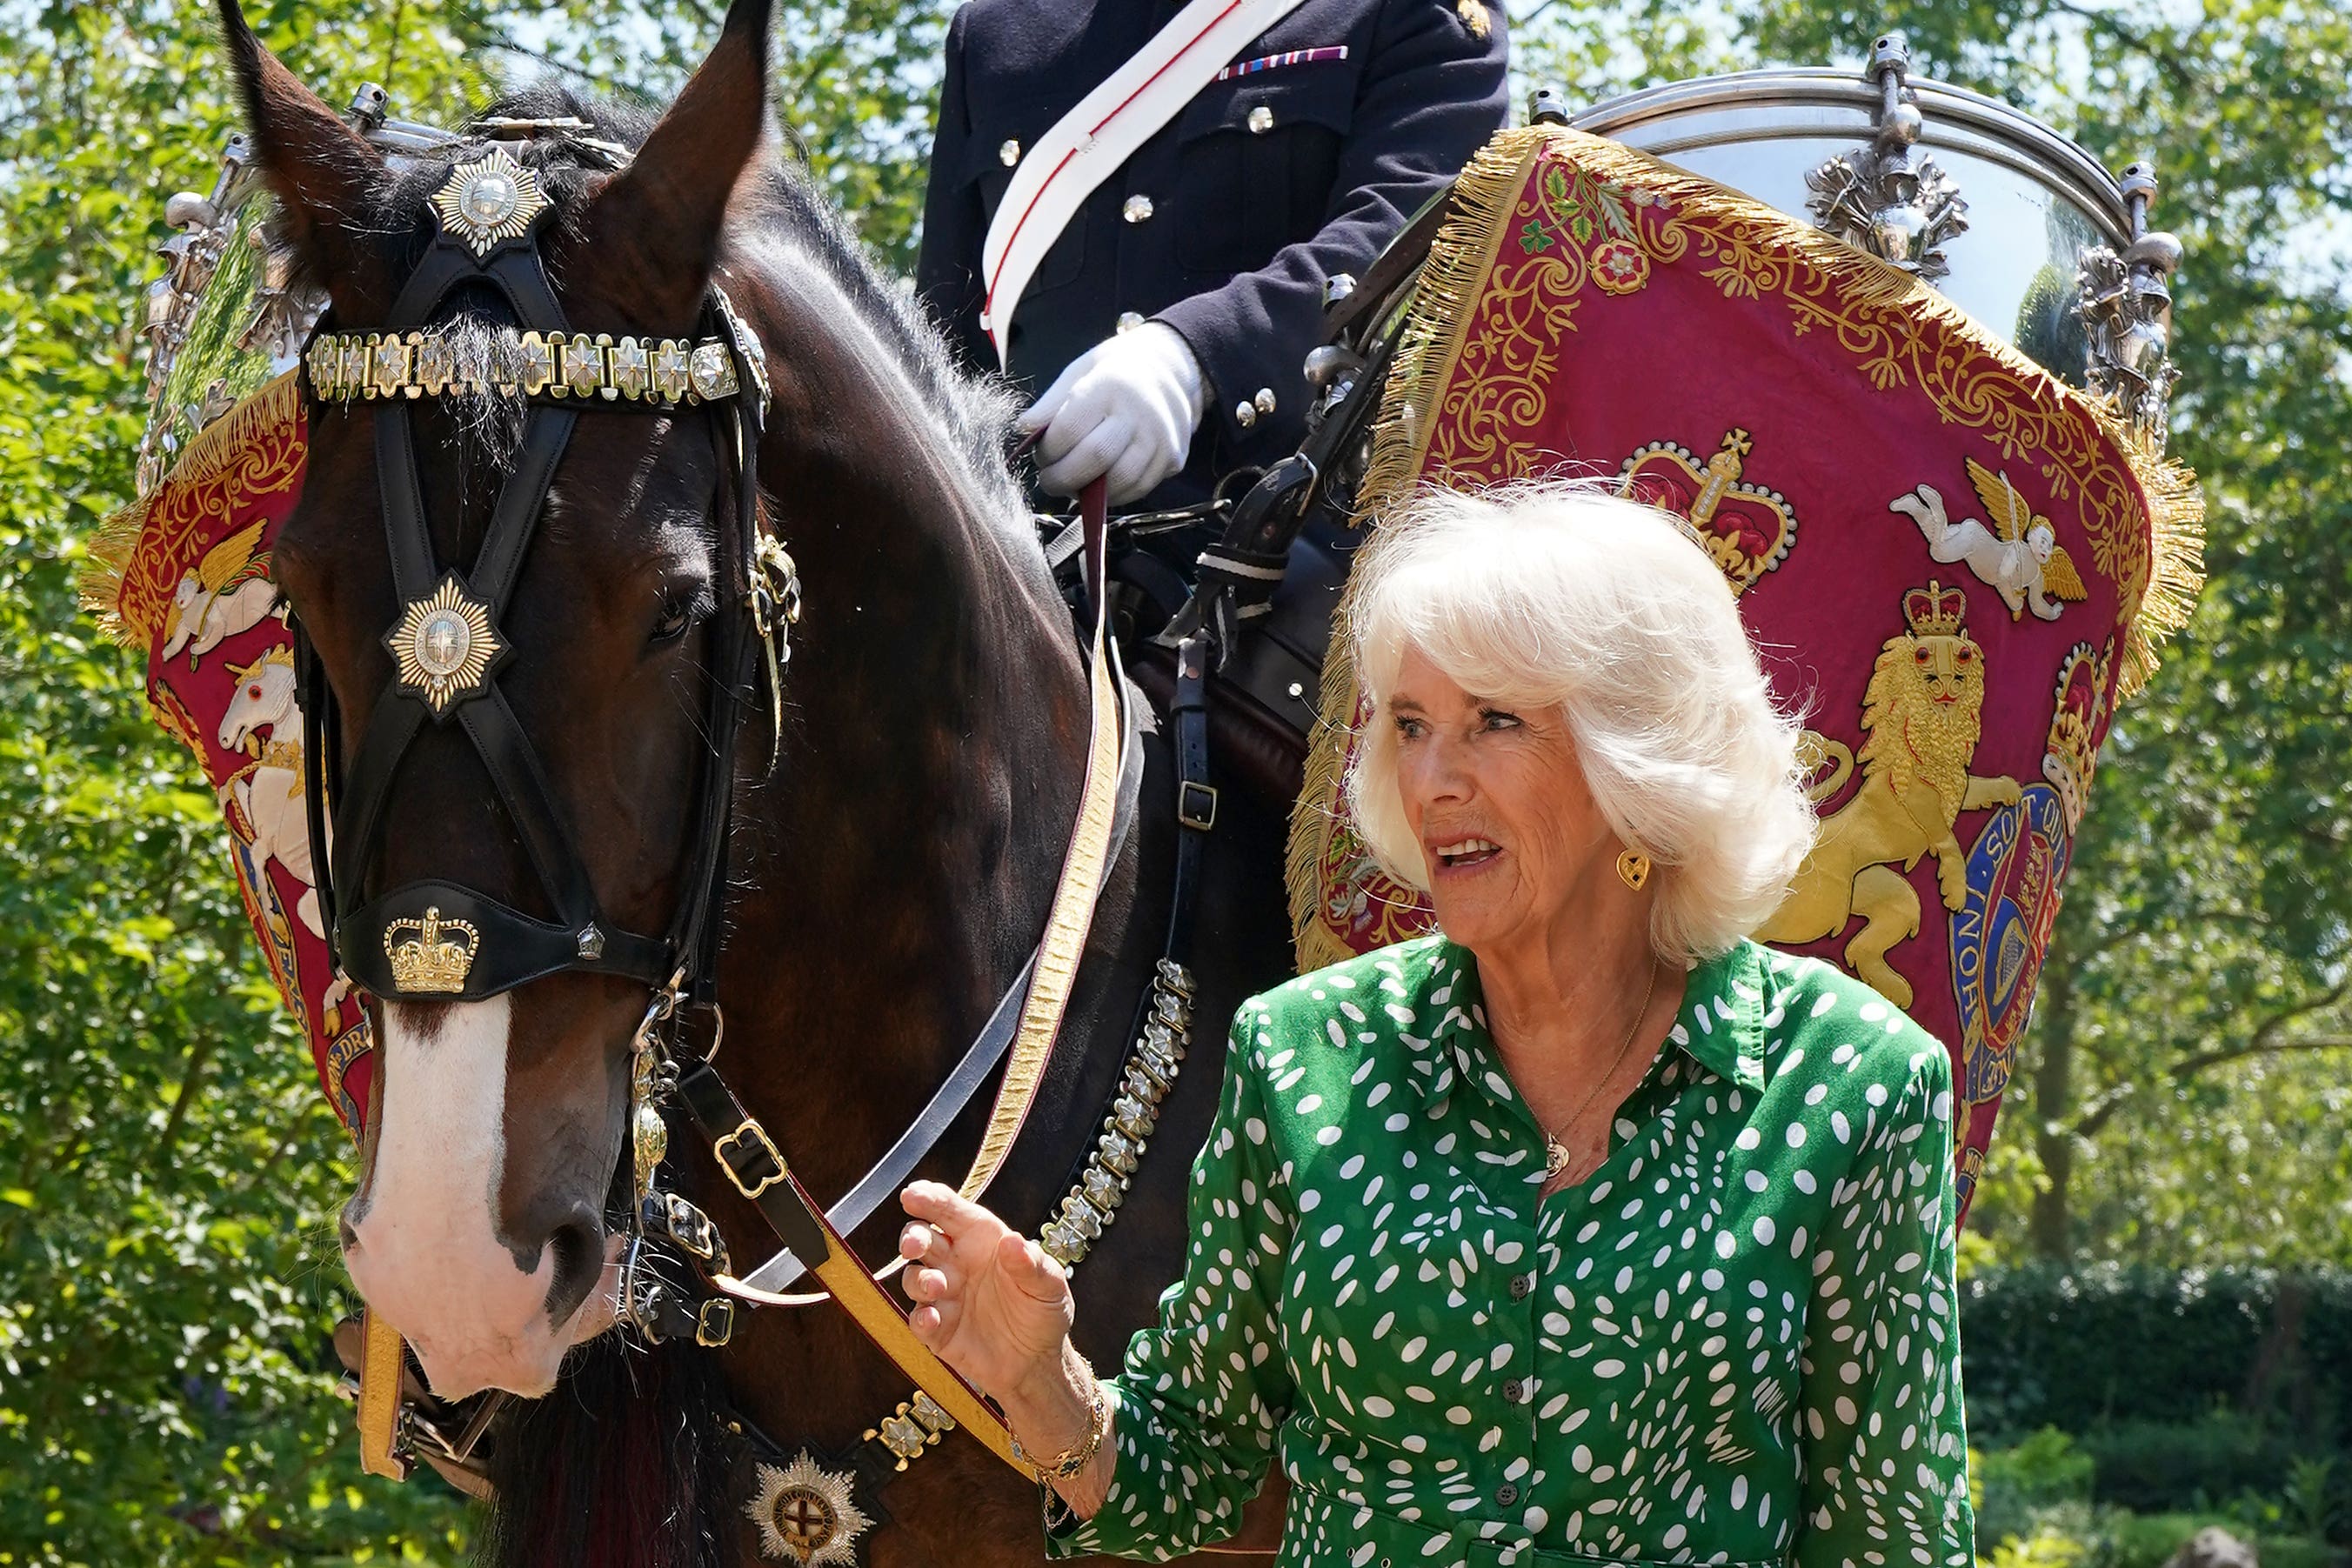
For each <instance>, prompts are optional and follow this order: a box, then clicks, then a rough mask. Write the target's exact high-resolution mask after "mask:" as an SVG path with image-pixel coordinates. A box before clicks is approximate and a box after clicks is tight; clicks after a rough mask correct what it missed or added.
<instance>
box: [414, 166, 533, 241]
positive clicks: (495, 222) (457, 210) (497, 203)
mask: <svg viewBox="0 0 2352 1568" xmlns="http://www.w3.org/2000/svg"><path fill="white" fill-rule="evenodd" d="M433 205H434V208H435V210H436V211H437V212H438V213H439V214H441V228H442V232H443V233H445V234H452V235H457V237H458V238H459V239H462V240H464V241H465V242H466V244H467V246H471V247H472V249H473V252H474V254H475V255H476V256H488V255H489V253H490V252H491V251H493V250H495V249H497V248H498V247H499V246H501V245H504V244H505V243H506V242H507V241H509V240H510V239H520V238H521V237H522V236H523V235H526V234H528V233H530V225H532V224H534V223H536V222H538V221H539V214H541V213H543V212H545V211H547V209H548V205H549V204H548V200H547V195H546V193H544V192H542V191H541V189H540V188H539V176H538V175H537V174H535V173H533V172H531V171H530V170H529V169H526V168H524V167H523V166H522V165H521V164H520V163H518V162H515V161H514V160H513V159H511V158H509V157H508V156H507V154H506V152H505V150H504V149H502V148H496V147H494V148H492V149H491V150H490V152H489V155H488V157H486V158H483V159H480V160H479V161H478V162H472V163H460V164H458V165H457V167H456V168H454V169H452V170H450V171H449V178H448V179H447V181H446V182H445V183H443V184H442V186H441V189H440V191H439V192H438V193H436V194H435V196H434V198H433Z"/></svg>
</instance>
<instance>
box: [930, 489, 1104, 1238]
mask: <svg viewBox="0 0 2352 1568" xmlns="http://www.w3.org/2000/svg"><path fill="white" fill-rule="evenodd" d="M1078 505H1079V507H1080V512H1081V515H1082V517H1083V519H1084V522H1085V527H1086V536H1087V538H1086V551H1087V568H1088V575H1089V577H1090V579H1091V580H1092V582H1093V584H1094V587H1095V626H1094V640H1093V647H1092V649H1091V650H1090V652H1089V654H1088V658H1089V661H1090V665H1091V669H1090V674H1089V682H1090V685H1091V689H1092V706H1093V717H1092V720H1091V724H1092V729H1091V732H1090V734H1089V737H1088V739H1087V777H1086V784H1085V787H1084V788H1083V789H1081V790H1080V792H1079V795H1078V820H1077V823H1076V826H1075V827H1074V828H1072V830H1071V831H1070V847H1069V849H1068V850H1067V851H1066V852H1065V853H1064V855H1063V857H1062V875H1061V879H1060V881H1059V882H1058V883H1056V884H1055V888H1054V903H1053V906H1052V912H1051V914H1050V915H1048V916H1047V918H1046V922H1045V939H1044V940H1043V941H1042V942H1040V943H1039V944H1038V946H1037V967H1036V972H1035V973H1034V975H1032V976H1031V977H1030V981H1029V995H1028V998H1026V999H1025V1000H1024V1002H1023V1003H1022V1006H1021V1023H1020V1027H1019V1028H1018V1029H1017V1030H1015V1031H1014V1033H1013V1049H1012V1051H1011V1052H1010V1054H1009V1056H1008V1059H1007V1060H1006V1061H1005V1064H1004V1077H1003V1081H1002V1082H999V1083H998V1084H997V1086H996V1103H995V1104H994V1105H993V1106H992V1107H991V1108H990V1110H989V1113H988V1127H987V1130H986V1131H985V1132H983V1133H982V1134H981V1140H980V1151H979V1153H977V1154H976V1155H973V1156H972V1161H971V1170H970V1171H968V1172H966V1173H965V1175H964V1178H963V1182H962V1184H961V1188H960V1190H961V1192H962V1194H963V1196H964V1197H966V1198H969V1199H971V1200H972V1201H974V1202H977V1201H979V1198H980V1196H981V1195H982V1193H984V1192H986V1191H987V1190H988V1186H989V1184H990V1183H991V1182H992V1181H994V1180H995V1179H996V1173H997V1172H998V1171H999V1170H1001V1169H1002V1168H1003V1165H1004V1160H1005V1156H1007V1155H1010V1154H1011V1153H1012V1152H1013V1139H1015V1138H1016V1137H1018V1136H1019V1135H1020V1134H1021V1124H1022V1123H1024V1122H1025V1121H1026V1120H1028V1117H1029V1107H1030V1105H1031V1104H1032V1103H1034V1102H1035V1100H1036V1098H1037V1087H1038V1085H1039V1084H1040V1083H1042V1082H1044V1081H1045V1059H1046V1058H1047V1057H1048V1056H1049V1055H1051V1054H1052V1052H1053V1050H1054V1039H1055V1036H1056V1035H1057V1034H1059V1033H1060V1032H1061V1029H1062V1017H1063V1014H1064V1013H1066V1011H1067V1010H1068V1009H1069V1005H1070V991H1071V988H1072V987H1073V986H1074V985H1075V984H1076V980H1077V976H1078V960H1079V958H1080V957H1081V956H1084V954H1085V952H1086V946H1087V931H1088V930H1089V929H1090V928H1091V927H1092V926H1093V925H1094V917H1095V904H1096V902H1097V900H1098V899H1099V898H1100V897H1101V896H1102V884H1103V878H1104V877H1105V875H1107V874H1108V872H1109V870H1110V866H1109V863H1108V862H1109V846H1110V839H1111V829H1112V826H1113V825H1114V823H1115V822H1116V821H1117V819H1118V779H1119V765H1120V761H1121V758H1120V756H1119V750H1120V747H1121V745H1122V744H1123V742H1124V741H1125V738H1126V734H1127V731H1126V727H1125V725H1124V724H1123V723H1122V722H1121V720H1120V717H1119V707H1118V683H1117V681H1116V679H1115V678H1114V676H1113V674H1112V672H1111V661H1110V657H1109V637H1108V626H1107V624H1106V615H1105V607H1106V604H1107V602H1108V598H1109V595H1108V592H1107V591H1106V589H1107V584H1105V583H1104V581H1103V575H1102V567H1103V529H1104V517H1105V509H1106V508H1105V491H1104V487H1103V482H1102V481H1101V480H1099V479H1097V480H1096V481H1095V482H1094V483H1093V484H1091V485H1089V486H1087V489H1086V494H1085V496H1084V497H1082V498H1081V499H1080V501H1079V503H1078Z"/></svg>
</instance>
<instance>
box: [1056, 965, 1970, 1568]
mask: <svg viewBox="0 0 2352 1568" xmlns="http://www.w3.org/2000/svg"><path fill="white" fill-rule="evenodd" d="M1951 1110H1952V1107H1951V1069H1950V1063H1949V1060H1948V1058H1947V1056H1946V1055H1945V1052H1944V1048H1943V1047H1942V1046H1941V1045H1939V1044H1937V1042H1936V1041H1935V1040H1933V1039H1931V1038H1930V1037H1929V1036H1928V1035H1927V1034H1926V1033H1925V1032H1924V1031H1922V1030H1920V1029H1919V1028H1918V1026H1917V1025H1916V1024H1914V1023H1912V1022H1911V1021H1910V1020H1909V1019H1906V1017H1904V1016H1903V1014H1901V1013H1900V1012H1898V1011H1896V1010H1895V1009H1892V1008H1890V1007H1889V1006H1887V1004H1886V1003H1885V1001H1883V1000H1881V999H1880V998H1878V996H1877V995H1876V993H1874V992H1873V991H1871V990H1869V989H1868V988H1865V987H1864V986H1862V985H1861V984H1860V983H1858V982H1856V981H1854V980H1852V979H1850V978H1848V977H1845V976H1844V975H1843V974H1841V973H1840V972H1839V971H1837V970H1836V969H1833V968H1832V967H1829V966H1828V965H1825V964H1822V963H1819V962H1816V961H1814V960H1811V959H1806V958H1792V957H1788V956H1782V955H1780V954H1778V953H1773V952H1769V951H1768V950H1766V949H1764V948H1762V947H1759V946H1755V945H1754V944H1752V943H1743V944H1742V945H1741V946H1738V947H1737V948H1735V949H1733V950H1732V951H1731V952H1730V953H1728V954H1727V955H1726V956H1723V957H1721V958H1718V959H1716V960H1714V961H1713V962H1711V963H1708V964H1705V965H1702V966H1700V967H1698V968H1697V969H1696V970H1695V971H1693V973H1692V974H1691V977H1690V983H1689V988H1688V992H1687V994H1686V996H1685V999H1684V1003H1683V1006H1682V1009H1681V1011H1680V1013H1679V1015H1678V1016H1677V1018H1676V1019H1675V1025H1674V1029H1673V1030H1672V1032H1671V1034H1670V1036H1669V1037H1668V1040H1667V1042H1666V1044H1665V1045H1664V1047H1663V1048H1662V1049H1661V1050H1660V1051H1659V1053H1658V1056H1657V1058H1656V1060H1655V1061H1654V1062H1653V1063H1652V1066H1651V1069H1650V1071H1649V1073H1648V1074H1647V1076H1646V1077H1645V1078H1644V1079H1643V1082H1642V1083H1641V1085H1640V1087H1638V1088H1637V1089H1635V1090H1634V1092H1633V1093H1632V1094H1631V1095H1630V1096H1629V1097H1628V1098H1627V1100H1626V1102H1625V1103H1624V1105H1623V1106H1622V1108H1621V1110H1620V1111H1619V1113H1618V1117H1617V1121H1616V1124H1615V1129H1614V1134H1613V1136H1612V1142H1611V1148H1610V1153H1609V1155H1608V1158H1607V1159H1606V1160H1605V1161H1604V1162H1603V1163H1602V1165H1601V1168H1600V1169H1599V1170H1597V1171H1596V1172H1594V1173H1593V1175H1592V1176H1591V1177H1590V1178H1588V1179H1587V1180H1586V1181H1585V1182H1583V1183H1582V1184H1581V1185H1580V1186H1574V1187H1570V1188H1569V1189H1567V1190H1565V1191H1562V1192H1559V1193H1555V1194H1554V1195H1552V1196H1551V1197H1549V1198H1541V1197H1539V1194H1540V1189H1541V1186H1542V1183H1543V1179H1544V1138H1543V1134H1542V1133H1541V1132H1540V1131H1539V1130H1538V1127H1537V1125H1536V1123H1535V1120H1534V1118H1533V1117H1532V1116H1531V1115H1530V1114H1529V1113H1528V1110H1527V1107H1526V1106H1525V1105H1524V1104H1523V1103H1521V1102H1520V1100H1519V1098H1518V1095H1517V1093H1516V1092H1514V1090H1513V1089H1512V1086H1511V1083H1510V1081H1509V1079H1508V1078H1507V1077H1506V1076H1505V1075H1504V1073H1503V1071H1502V1064H1501V1061H1500V1059H1499V1057H1498V1056H1497V1055H1496V1051H1495V1048H1494V1041H1493V1039H1492V1037H1491V1036H1490V1035H1489V1034H1488V1032H1487V1029H1486V1013H1485V1009H1483V1007H1482V1006H1481V1004H1480V1001H1479V993H1478V979H1477V970H1476V967H1475V962H1474V961H1473V960H1472V958H1471V956H1470V955H1469V954H1468V953H1467V952H1465V950H1463V949H1462V948H1460V947H1457V946H1454V945H1453V944H1451V943H1449V942H1447V941H1445V940H1444V938H1443V937H1434V936H1433V937H1428V938H1424V939H1423V940H1421V941H1417V942H1409V943H1405V944H1403V945H1402V946H1396V947H1391V948H1386V949H1384V950H1382V951H1381V952H1378V953H1374V954H1370V955H1369V956H1365V957H1362V958H1360V959H1357V960H1355V961H1353V962H1351V963H1347V964H1342V965H1339V966H1337V967H1333V968H1329V969H1325V970H1322V971H1320V972H1318V973H1316V974H1313V975H1308V976H1306V977H1302V978H1300V979H1297V980H1294V981H1292V982H1291V983H1290V984H1288V985H1286V986H1284V987H1282V988H1280V989H1278V990H1275V991H1272V992H1269V993H1267V994H1266V995H1265V996H1263V997H1259V998H1254V999H1253V1000H1251V1001H1249V1002H1247V1003H1244V1005H1243V1007H1242V1009H1241V1011H1240V1013H1239V1014H1238V1015H1237V1016H1236V1017H1235V1019H1234V1028H1233V1048H1232V1051H1231V1052H1230V1054H1229V1057H1228V1061H1227V1068H1226V1078H1225V1086H1224V1092H1223V1103H1222V1104H1221V1106H1220V1108H1219V1111H1218V1115H1217V1120H1216V1123H1215V1124H1214V1125H1213V1127H1212V1128H1211V1130H1210V1134H1209V1139H1208V1142H1207V1144H1206V1145H1205V1146H1204V1147H1203V1148H1202V1151H1201V1155H1200V1158H1199V1160H1198V1161H1197V1162H1196V1163H1195V1165H1194V1166H1193V1170H1192V1192H1191V1197H1190V1203H1189V1210H1188V1212H1189V1215H1190V1219H1191V1225H1192V1248H1191V1255H1190V1259H1189V1260H1188V1262H1187V1265H1186V1268H1185V1272H1184V1277H1183V1278H1182V1279H1181V1280H1180V1281H1177V1282H1176V1283H1175V1284H1174V1285H1172V1286H1171V1287H1170V1289H1169V1290H1168V1291H1167V1293H1166V1294H1165V1295H1164V1296H1162V1297H1161V1298H1160V1326H1159V1327H1157V1328H1155V1329H1147V1330H1145V1331H1143V1332H1142V1333H1138V1334H1137V1335H1136V1336H1135V1339H1134V1342H1133V1343H1131V1344H1130V1345H1129V1348H1128V1353H1127V1362H1126V1367H1125V1370H1124V1372H1123V1373H1122V1374H1121V1375H1119V1376H1118V1377H1115V1378H1111V1379H1108V1380H1107V1381H1106V1384H1105V1389H1106V1393H1107V1395H1108V1398H1109V1399H1110V1401H1111V1402H1112V1404H1113V1405H1114V1406H1116V1408H1117V1412H1118V1415H1117V1442H1118V1466H1117V1471H1116V1474H1115V1477H1114V1479H1113V1481H1112V1485H1111V1490H1110V1493H1109V1496H1108V1499H1107V1500H1105V1502H1104V1504H1103V1506H1102V1508H1101V1510H1100V1511H1098V1512H1097V1514H1096V1516H1095V1518H1094V1519H1093V1520H1091V1521H1084V1522H1082V1523H1079V1522H1066V1523H1065V1524H1063V1525H1062V1526H1060V1527H1059V1528H1058V1529H1056V1530H1055V1531H1052V1532H1051V1533H1050V1534H1049V1545H1050V1547H1051V1548H1052V1550H1053V1552H1055V1555H1057V1556H1069V1555H1076V1554H1078V1553H1081V1552H1108V1553H1113V1554H1116V1555H1118V1556H1123V1557H1138V1558H1145V1559H1150V1560H1159V1559H1163V1558H1167V1557H1172V1556H1178V1555H1181V1554H1182V1553H1184V1552H1188V1551H1191V1550H1192V1549H1193V1548H1195V1547H1196V1546H1198V1545H1200V1544H1202V1543H1203V1542H1215V1541H1218V1540H1221V1539H1223V1537H1224V1536H1226V1535H1228V1534H1230V1533H1231V1532H1232V1531H1233V1530H1234V1526H1235V1524H1236V1523H1237V1522H1238V1521H1239V1519H1240V1516H1241V1509H1242V1505H1243V1504H1244V1502H1246V1501H1247V1500H1249V1499H1250V1498H1251V1497H1253V1496H1255V1494H1256V1492H1257V1490H1258V1487H1259V1484H1260V1481H1261V1479H1262V1478H1263V1476H1264V1475H1265V1469H1266V1468H1267V1465H1268V1464H1269V1462H1270V1461H1272V1460H1273V1459H1274V1458H1276V1456H1277V1455H1278V1456H1279V1457H1280V1458H1281V1461H1282V1463H1283V1466H1284V1469H1285V1471H1286V1474H1287V1475H1288V1477H1289V1479H1290V1484H1291V1488H1292V1490H1291V1494H1290V1501H1289V1511H1288V1514H1287V1517H1286V1521H1285V1526H1284V1531H1283V1544H1282V1555H1281V1558H1280V1562H1281V1563H1282V1564H1284V1565H1285V1568H1305V1565H1307V1564H1313V1565H1314V1568H1338V1565H1340V1564H1346V1565H1349V1568H1368V1565H1374V1564H1386V1565H1387V1568H1404V1565H1406V1564H1415V1565H1420V1564H1429V1565H1433V1568H1444V1565H1447V1564H1459V1565H1463V1568H1556V1565H1559V1564H1562V1563H1584V1562H1588V1561H1590V1560H1591V1559H1594V1558H1600V1559H1604V1560H1606V1561H1609V1562H1612V1563H1627V1562H1633V1563H1731V1564H1761V1563H1796V1564H1800V1565H1802V1568H1882V1565H1889V1564H1892V1565H1897V1568H1900V1565H1906V1564H1920V1565H1923V1568H1944V1565H1952V1568H1967V1565H1968V1564H1969V1563H1972V1561H1973V1552H1972V1545H1971V1536H1972V1530H1973V1526H1972V1521H1971V1517H1970V1512H1969V1488H1968V1461H1967V1441H1966V1438H1965V1437H1964V1436H1963V1430H1962V1423H1961V1414H1960V1375H1959V1337H1958V1335H1959V1330H1958V1320H1957V1317H1956V1314H1955V1295H1954V1291H1953V1288H1952V1239H1953V1228H1954V1227H1953V1213H1954V1201H1953V1188H1952V1180H1951V1161H1952V1149H1951ZM1081 1289H1083V1286H1082V1287H1081ZM1083 1305H1084V1304H1083V1301H1081V1310H1083Z"/></svg>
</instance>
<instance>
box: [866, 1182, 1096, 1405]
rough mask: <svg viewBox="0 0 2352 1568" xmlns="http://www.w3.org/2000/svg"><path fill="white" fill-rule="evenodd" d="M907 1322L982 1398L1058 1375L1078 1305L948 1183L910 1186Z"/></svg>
mask: <svg viewBox="0 0 2352 1568" xmlns="http://www.w3.org/2000/svg"><path fill="white" fill-rule="evenodd" d="M898 1196H899V1201H900V1202H902V1203H904V1204H905V1205H906V1207H907V1212H908V1214H910V1215H912V1216H913V1217H914V1218H913V1219H912V1220H911V1221H910V1222H909V1223H908V1226H907V1228H905V1229H903V1230H901V1231H900V1232H899V1233H898V1251H899V1253H900V1255H901V1256H903V1257H905V1258H906V1259H908V1269H907V1294H908V1297H909V1298H911V1299H912V1300H913V1301H914V1302H915V1303H916V1305H915V1310H914V1311H913V1312H911V1313H909V1314H908V1319H907V1321H908V1325H909V1326H911V1327H912V1328H913V1329H914V1331H915V1337H916V1338H917V1339H919V1340H921V1341H922V1342H923V1343H925V1344H927V1345H929V1346H930V1347H931V1349H932V1350H933V1351H935V1352H936V1353H938V1354H939V1357H940V1360H942V1361H944V1362H946V1363H947V1364H949V1365H950V1366H952V1367H954V1368H955V1369H956V1370H957V1371H958V1372H960V1373H961V1374H962V1375H964V1376H965V1377H966V1378H968V1379H970V1380H971V1382H972V1383H973V1384H974V1385H977V1386H978V1387H979V1388H980V1390H981V1391H982V1393H985V1394H989V1395H992V1396H995V1397H997V1398H998V1399H1000V1400H1002V1399H1005V1398H1008V1397H1018V1396H1020V1395H1021V1394H1022V1393H1024V1391H1026V1390H1028V1389H1030V1388H1032V1387H1033V1386H1034V1385H1037V1384H1038V1383H1039V1382H1040V1381H1044V1380H1052V1379H1055V1378H1058V1377H1059V1376H1060V1375H1062V1367H1063V1361H1062V1347H1063V1345H1064V1343H1066V1341H1067V1339H1068V1337H1069V1332H1070V1323H1071V1322H1072V1321H1073V1318H1074V1317H1075V1308H1074V1307H1073V1305H1072V1302H1071V1299H1070V1277H1069V1275H1068V1274H1066V1272H1064V1271H1063V1269H1062V1266H1061V1265H1060V1264H1059V1263H1056V1262H1055V1261H1054V1260H1052V1259H1051V1258H1048V1257H1046V1256H1045V1251H1044V1249H1041V1248H1039V1247H1038V1245H1037V1244H1036V1243H1035V1242H1034V1241H1032V1240H1030V1239H1027V1238H1026V1237H1024V1236H1023V1235H1021V1234H1020V1233H1019V1232H1018V1231H1015V1230H1013V1228H1010V1227H1009V1226H1007V1225H1006V1224H1005V1223H1004V1221H1003V1220H1001V1219H999V1218H996V1216H995V1215H993V1214H992V1213H990V1212H989V1211H988V1210H987V1209H985V1208H982V1207H981V1206H980V1205H979V1204H976V1203H973V1202H971V1201H970V1200H969V1199H967V1198H965V1197H963V1196H962V1195H961V1194H960V1193H958V1192H957V1191H956V1190H955V1188H953V1187H951V1186H941V1185H940V1183H938V1182H933V1181H919V1182H912V1183H909V1184H908V1186H907V1189H906V1190H905V1191H904V1192H902V1193H900V1194H899V1195H898Z"/></svg>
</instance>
